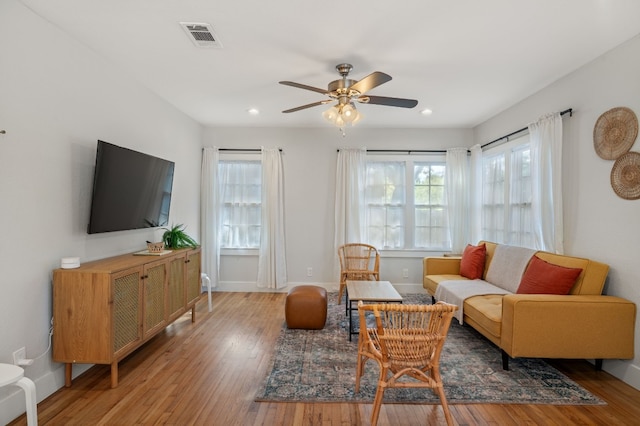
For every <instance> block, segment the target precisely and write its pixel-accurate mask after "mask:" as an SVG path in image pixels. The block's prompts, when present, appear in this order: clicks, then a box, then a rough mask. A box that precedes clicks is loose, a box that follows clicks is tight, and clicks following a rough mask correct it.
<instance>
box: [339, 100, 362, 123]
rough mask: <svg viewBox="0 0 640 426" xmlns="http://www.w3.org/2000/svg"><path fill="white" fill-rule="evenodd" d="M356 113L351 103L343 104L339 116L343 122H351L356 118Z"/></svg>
mask: <svg viewBox="0 0 640 426" xmlns="http://www.w3.org/2000/svg"><path fill="white" fill-rule="evenodd" d="M357 115H358V111H356V109H355V108H354V107H353V105H352V104H346V105H345V106H343V107H342V114H341V117H342V119H343V120H344V121H345V122H347V123H351V122H353V120H355V119H356V118H357Z"/></svg>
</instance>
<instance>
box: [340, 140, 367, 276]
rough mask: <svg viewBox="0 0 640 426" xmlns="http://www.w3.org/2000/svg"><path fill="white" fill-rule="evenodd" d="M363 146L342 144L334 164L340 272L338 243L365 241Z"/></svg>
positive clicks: (364, 157)
mask: <svg viewBox="0 0 640 426" xmlns="http://www.w3.org/2000/svg"><path fill="white" fill-rule="evenodd" d="M366 161H367V150H366V148H341V149H340V151H339V152H338V162H337V168H336V199H335V219H334V222H335V234H334V245H335V247H334V272H335V275H336V276H337V275H339V273H340V264H339V260H338V254H337V250H338V247H339V246H341V245H342V244H345V243H354V242H364V241H362V238H363V236H364V234H365V232H364V229H365V226H366V222H365V220H363V218H362V216H364V209H365V206H364V188H365V184H366V173H367V162H366Z"/></svg>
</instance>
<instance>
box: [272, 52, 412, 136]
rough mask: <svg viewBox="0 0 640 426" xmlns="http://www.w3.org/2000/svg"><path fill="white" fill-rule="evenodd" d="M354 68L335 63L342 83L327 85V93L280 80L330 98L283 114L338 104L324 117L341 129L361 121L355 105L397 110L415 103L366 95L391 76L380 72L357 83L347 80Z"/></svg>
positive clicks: (287, 84)
mask: <svg viewBox="0 0 640 426" xmlns="http://www.w3.org/2000/svg"><path fill="white" fill-rule="evenodd" d="M352 69H353V66H352V65H351V64H338V65H336V70H337V71H338V73H339V74H340V75H341V76H342V79H341V80H335V81H332V82H331V83H329V85H328V88H327V90H325V89H320V88H318V87H312V86H307V85H306V84H300V83H295V82H293V81H280V84H284V85H285V86H291V87H297V88H299V89H306V90H311V91H313V92H317V93H321V94H323V95H326V96H328V97H329V99H325V100H323V101H318V102H313V103H310V104H307V105H301V106H299V107H295V108H291V109H287V110H285V111H282V112H283V113H290V112H296V111H300V110H303V109H307V108H311V107H315V106H318V105H325V104H328V103H330V102H334V101H337V104H336V105H335V106H333V107H332V108H330V109H329V110H327V111H325V112H324V114H323V115H324V117H325V118H326V119H327V120H328V121H330V122H332V123H333V124H335V125H337V126H338V127H342V126H344V124H346V123H350V124H353V123H354V122H356V121H357V120H358V119H359V118H360V114H358V112H357V110H356V109H355V104H354V101H355V102H359V103H363V104H374V105H386V106H394V107H400V108H413V107H415V106H416V105H417V104H418V101H416V100H414V99H402V98H389V97H385V96H371V95H366V93H367V92H368V91H369V90H371V89H373V88H375V87H378V86H380V85H381V84H384V83H386V82H388V81H390V80H391V76H390V75H388V74H385V73H383V72H380V71H375V72H373V73H371V74H369V75H368V76H366V77H364V78H363V79H361V80H359V81H357V80H352V79H350V78H347V77H348V75H349V72H351V70H352Z"/></svg>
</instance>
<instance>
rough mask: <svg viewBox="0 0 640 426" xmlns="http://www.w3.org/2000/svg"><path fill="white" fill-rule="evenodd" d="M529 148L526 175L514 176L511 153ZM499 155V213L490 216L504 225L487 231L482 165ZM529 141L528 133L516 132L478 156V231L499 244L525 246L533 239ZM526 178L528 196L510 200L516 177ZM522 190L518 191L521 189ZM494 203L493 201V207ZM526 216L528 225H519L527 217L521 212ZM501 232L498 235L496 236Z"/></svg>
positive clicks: (529, 244)
mask: <svg viewBox="0 0 640 426" xmlns="http://www.w3.org/2000/svg"><path fill="white" fill-rule="evenodd" d="M525 151H529V154H528V156H529V172H528V175H527V176H523V175H519V176H517V177H516V176H514V173H515V170H514V169H515V168H514V164H513V163H514V155H515V154H516V153H517V152H525ZM500 156H502V158H503V160H504V165H503V168H504V176H503V177H504V180H503V192H502V201H503V203H502V204H501V206H502V217H501V218H494V220H493V222H494V223H502V224H504V226H503V227H502V228H500V229H498V228H492V229H490V231H491V232H490V233H489V232H487V229H488V228H487V226H486V223H487V220H488V218H487V215H486V211H487V203H486V202H485V200H486V198H485V188H486V187H487V182H486V181H485V165H486V162H487V161H490V160H491V159H494V158H497V157H500ZM530 159H531V143H530V139H529V134H528V133H525V134H524V135H521V136H518V137H517V138H514V139H512V140H510V141H508V142H506V143H504V144H501V145H499V146H497V147H493V148H488V149H487V150H485V151H484V152H483V158H482V191H483V194H482V229H481V234H482V238H483V239H486V240H489V241H494V242H496V243H502V244H510V245H517V246H521V247H529V248H534V241H533V224H532V223H531V214H532V204H531V203H532V200H531V163H530ZM527 179H528V181H529V188H528V197H529V198H528V200H526V201H523V200H518V201H513V197H512V193H513V186H514V183H515V182H516V181H520V182H521V181H526V180H527ZM521 193H522V192H521ZM497 205H498V204H494V209H495V208H496V207H495V206H497ZM514 209H517V210H519V211H520V214H519V215H518V216H519V217H520V218H521V220H520V221H521V223H520V224H519V225H518V227H516V228H514V223H513V220H512V219H513V211H514ZM527 215H528V216H529V226H528V229H526V228H527V226H526V225H523V221H524V222H526V221H527V218H526V217H525V218H524V219H523V216H527ZM498 235H501V238H500V237H498Z"/></svg>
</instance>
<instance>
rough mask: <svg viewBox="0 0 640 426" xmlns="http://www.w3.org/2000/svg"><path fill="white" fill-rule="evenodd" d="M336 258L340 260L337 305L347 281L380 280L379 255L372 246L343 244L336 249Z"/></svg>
mask: <svg viewBox="0 0 640 426" xmlns="http://www.w3.org/2000/svg"><path fill="white" fill-rule="evenodd" d="M338 258H339V259H340V291H339V292H338V304H340V303H341V302H342V293H343V292H344V289H345V288H346V287H347V280H358V281H379V280H380V254H379V253H378V249H376V248H375V247H374V246H371V245H369V244H362V243H349V244H343V245H341V246H340V247H338Z"/></svg>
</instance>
